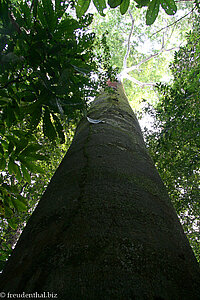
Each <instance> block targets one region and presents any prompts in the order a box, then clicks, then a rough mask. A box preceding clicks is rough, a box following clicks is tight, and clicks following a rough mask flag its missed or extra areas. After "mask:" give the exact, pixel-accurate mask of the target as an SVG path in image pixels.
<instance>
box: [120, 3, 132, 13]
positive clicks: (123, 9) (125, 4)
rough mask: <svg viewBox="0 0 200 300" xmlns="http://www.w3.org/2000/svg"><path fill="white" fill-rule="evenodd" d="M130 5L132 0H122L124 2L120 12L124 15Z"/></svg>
mask: <svg viewBox="0 0 200 300" xmlns="http://www.w3.org/2000/svg"><path fill="white" fill-rule="evenodd" d="M129 5H130V0H123V1H122V3H121V4H120V12H121V14H122V15H124V14H125V13H126V12H127V10H128V8H129Z"/></svg>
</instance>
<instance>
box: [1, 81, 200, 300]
mask: <svg viewBox="0 0 200 300" xmlns="http://www.w3.org/2000/svg"><path fill="white" fill-rule="evenodd" d="M108 85H109V86H110V88H111V89H112V90H111V91H107V92H103V93H102V94H101V95H100V96H99V97H97V98H96V100H95V101H94V103H93V104H92V105H91V108H90V111H89V115H88V117H87V118H83V120H82V121H81V122H80V124H79V126H78V128H77V131H76V135H75V137H74V140H73V143H72V145H71V147H70V149H69V151H68V152H67V155H66V156H65V158H64V160H63V161H62V163H61V165H60V166H59V168H58V169H57V171H56V173H55V175H54V176H53V178H52V180H51V182H50V184H49V186H48V188H47V190H46V192H45V194H44V195H43V197H42V199H41V201H40V203H39V205H38V207H37V208H36V210H35V211H34V213H33V215H32V216H31V218H30V220H29V222H28V224H27V226H26V228H25V230H24V232H23V234H22V235H21V237H20V240H19V242H18V244H17V246H16V248H15V249H14V252H13V255H12V256H11V258H10V260H9V261H8V264H7V265H6V268H5V270H4V272H3V274H2V278H1V289H3V290H4V291H5V292H17V293H20V292H24V291H25V292H29V293H33V292H35V291H37V292H43V291H53V292H54V293H57V295H58V298H59V299H73V300H75V299H137V300H143V299H152V300H153V299H154V300H156V299H157V300H158V299H163V300H164V299H165V300H166V299H167V300H168V299H181V300H188V299H194V300H198V299H199V298H200V272H199V268H198V264H197V262H196V260H195V257H194V255H193V252H192V250H191V248H190V246H189V243H188V241H187V238H186V236H185V235H184V232H183V229H182V227H181V225H180V223H179V221H178V218H177V216H176V213H175V211H174V209H173V207H172V205H171V203H170V201H169V198H168V196H167V193H166V190H165V187H164V185H163V183H162V181H161V179H160V177H159V175H158V172H157V171H156V169H155V167H154V165H153V162H152V160H151V158H150V156H149V154H148V153H147V151H146V149H145V144H144V141H143V138H142V134H141V131H140V127H139V124H138V121H137V119H136V117H135V115H134V113H133V111H132V109H131V108H130V106H129V104H128V100H127V98H126V96H125V94H124V91H123V87H122V85H121V84H119V83H116V82H113V83H111V82H108Z"/></svg>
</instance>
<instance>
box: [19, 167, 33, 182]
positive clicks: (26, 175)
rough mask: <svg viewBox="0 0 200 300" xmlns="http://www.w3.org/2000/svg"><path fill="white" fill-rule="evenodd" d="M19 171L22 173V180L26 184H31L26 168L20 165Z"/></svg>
mask: <svg viewBox="0 0 200 300" xmlns="http://www.w3.org/2000/svg"><path fill="white" fill-rule="evenodd" d="M21 170H22V173H23V177H24V180H25V181H27V182H28V183H31V175H30V174H29V172H28V170H27V168H26V167H25V166H24V165H23V164H21Z"/></svg>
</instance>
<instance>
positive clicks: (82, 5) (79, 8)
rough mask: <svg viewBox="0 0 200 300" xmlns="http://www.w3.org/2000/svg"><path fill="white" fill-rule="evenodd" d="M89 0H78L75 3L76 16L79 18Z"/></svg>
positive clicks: (86, 7)
mask: <svg viewBox="0 0 200 300" xmlns="http://www.w3.org/2000/svg"><path fill="white" fill-rule="evenodd" d="M90 2H91V0H78V3H77V5H76V15H77V17H78V18H81V17H82V16H83V15H84V14H85V13H86V11H87V10H88V8H89V6H90Z"/></svg>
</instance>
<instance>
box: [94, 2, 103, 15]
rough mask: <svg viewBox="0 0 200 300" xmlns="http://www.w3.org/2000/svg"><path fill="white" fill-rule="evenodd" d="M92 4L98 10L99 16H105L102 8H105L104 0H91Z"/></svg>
mask: <svg viewBox="0 0 200 300" xmlns="http://www.w3.org/2000/svg"><path fill="white" fill-rule="evenodd" d="M93 3H94V6H95V7H96V9H97V10H98V12H99V13H100V15H101V16H105V14H104V13H103V10H104V9H105V8H106V1H105V0H93Z"/></svg>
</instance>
